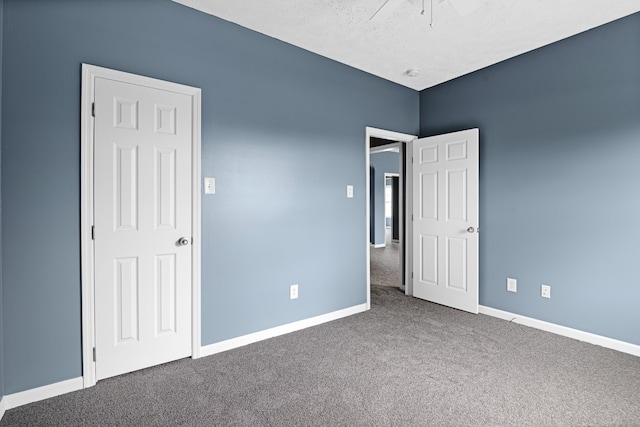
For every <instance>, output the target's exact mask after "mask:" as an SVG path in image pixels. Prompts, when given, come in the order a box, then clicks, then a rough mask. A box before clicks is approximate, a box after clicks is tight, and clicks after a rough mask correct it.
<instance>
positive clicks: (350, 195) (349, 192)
mask: <svg viewBox="0 0 640 427" xmlns="http://www.w3.org/2000/svg"><path fill="white" fill-rule="evenodd" d="M347 198H348V199H353V185H347Z"/></svg>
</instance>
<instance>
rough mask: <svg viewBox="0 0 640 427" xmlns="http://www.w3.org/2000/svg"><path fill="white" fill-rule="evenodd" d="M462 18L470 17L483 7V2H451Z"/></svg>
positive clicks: (476, 0)
mask: <svg viewBox="0 0 640 427" xmlns="http://www.w3.org/2000/svg"><path fill="white" fill-rule="evenodd" d="M449 3H451V6H453V8H454V9H455V10H456V12H458V15H460V16H466V15H470V14H472V13H473V12H475V11H476V10H478V9H480V8H481V7H482V1H481V0H449Z"/></svg>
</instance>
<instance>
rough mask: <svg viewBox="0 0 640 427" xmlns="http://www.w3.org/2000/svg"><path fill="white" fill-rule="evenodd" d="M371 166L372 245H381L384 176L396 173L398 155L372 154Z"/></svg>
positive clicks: (382, 240)
mask: <svg viewBox="0 0 640 427" xmlns="http://www.w3.org/2000/svg"><path fill="white" fill-rule="evenodd" d="M370 156H371V164H372V165H373V167H374V168H375V176H374V191H375V196H374V205H375V215H374V222H375V225H374V236H373V243H374V244H376V245H383V244H384V242H385V216H384V174H385V173H398V171H399V164H400V155H399V154H398V153H394V152H392V151H384V152H382V153H372V154H371V155H370Z"/></svg>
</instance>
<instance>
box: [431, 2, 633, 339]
mask: <svg viewBox="0 0 640 427" xmlns="http://www.w3.org/2000/svg"><path fill="white" fill-rule="evenodd" d="M639 45H640V14H635V15H632V16H630V17H627V18H624V19H621V20H618V21H616V22H613V23H611V24H608V25H605V26H603V27H600V28H596V29H594V30H591V31H588V32H586V33H582V34H580V35H577V36H574V37H571V38H569V39H566V40H564V41H560V42H558V43H555V44H553V45H550V46H547V47H544V48H541V49H538V50H536V51H533V52H530V53H527V54H525V55H522V56H520V57H517V58H514V59H511V60H508V61H506V62H503V63H500V64H497V65H495V66H492V67H489V68H486V69H484V70H481V71H478V72H475V73H473V74H470V75H467V76H464V77H461V78H458V79H456V80H453V81H450V82H448V83H444V84H442V85H439V86H436V87H434V88H431V89H428V90H425V91H422V92H421V93H420V122H421V129H420V134H421V135H423V136H427V135H434V134H440V133H446V132H450V131H455V130H460V129H466V128H473V127H478V128H480V227H481V229H482V232H481V235H480V254H481V255H480V303H481V304H483V305H486V306H489V307H494V308H497V309H501V310H506V311H509V312H514V313H518V314H521V315H525V316H530V317H534V318H537V319H541V320H545V321H549V322H552V323H556V324H560V325H565V326H568V327H572V328H577V329H580V330H584V331H588V332H592V333H595V334H599V335H604V336H607V337H611V338H614V339H619V340H623V341H627V342H630V343H633V344H640V328H638V325H640V269H638V241H640V227H638V218H640V197H639V196H638V194H639V190H638V189H639V188H640V167H639V166H638V164H639V163H638V162H639V159H640V50H639V49H638V46H639ZM507 277H514V278H517V279H518V292H517V293H508V292H506V290H505V288H506V285H505V280H506V278H507ZM542 283H545V284H549V285H551V287H552V288H551V299H549V300H547V299H542V298H541V297H540V296H539V295H540V284H542Z"/></svg>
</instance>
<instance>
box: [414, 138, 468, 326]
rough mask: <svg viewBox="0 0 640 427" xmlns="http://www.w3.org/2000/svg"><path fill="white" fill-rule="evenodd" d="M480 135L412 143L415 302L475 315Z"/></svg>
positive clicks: (427, 139)
mask: <svg viewBox="0 0 640 427" xmlns="http://www.w3.org/2000/svg"><path fill="white" fill-rule="evenodd" d="M478 149H479V130H478V129H470V130H465V131H461V132H454V133H450V134H446V135H438V136H433V137H429V138H422V139H417V140H415V141H414V142H413V178H412V182H413V296H415V297H417V298H421V299H425V300H428V301H432V302H435V303H438V304H442V305H446V306H449V307H453V308H457V309H460V310H465V311H469V312H471V313H476V314H477V313H478V224H479V222H478V159H479V157H478V151H479V150H478Z"/></svg>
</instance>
